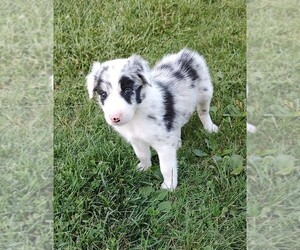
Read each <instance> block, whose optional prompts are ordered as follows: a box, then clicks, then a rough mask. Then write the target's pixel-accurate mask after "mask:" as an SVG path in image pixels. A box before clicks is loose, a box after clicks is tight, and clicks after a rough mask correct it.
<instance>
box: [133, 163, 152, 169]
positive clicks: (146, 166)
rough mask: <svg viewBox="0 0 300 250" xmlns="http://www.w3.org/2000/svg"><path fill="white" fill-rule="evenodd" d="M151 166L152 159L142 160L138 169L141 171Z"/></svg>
mask: <svg viewBox="0 0 300 250" xmlns="http://www.w3.org/2000/svg"><path fill="white" fill-rule="evenodd" d="M150 167H151V161H147V162H140V163H139V164H138V165H137V167H136V169H137V170H139V171H146V170H147V169H148V168H150Z"/></svg>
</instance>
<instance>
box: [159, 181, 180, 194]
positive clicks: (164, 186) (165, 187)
mask: <svg viewBox="0 0 300 250" xmlns="http://www.w3.org/2000/svg"><path fill="white" fill-rule="evenodd" d="M176 186H177V184H176V185H167V184H166V183H162V184H161V189H165V190H168V191H171V192H172V191H174V190H175V188H176Z"/></svg>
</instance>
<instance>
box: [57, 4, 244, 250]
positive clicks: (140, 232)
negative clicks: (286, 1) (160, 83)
mask: <svg viewBox="0 0 300 250" xmlns="http://www.w3.org/2000/svg"><path fill="white" fill-rule="evenodd" d="M54 6H55V9H54V13H55V16H54V22H55V26H54V30H55V38H54V39H55V48H54V70H55V109H54V120H55V123H54V126H55V135H54V155H55V162H54V163H55V164H54V173H55V178H54V187H55V189H54V197H55V199H54V219H55V222H54V231H55V237H54V241H55V247H56V248H57V249H220V250H224V249H245V248H246V215H245V210H246V186H245V185H246V176H245V171H244V170H245V157H246V146H245V137H246V136H245V110H244V109H245V89H246V40H245V39H246V38H245V37H246V32H245V30H246V17H245V3H244V1H240V0H233V1H193V0H185V1H172V0H160V1H154V0H150V1H139V0H126V1H108V0H107V1H82V0H81V1H76V3H75V2H74V1H70V0H69V1H67V0H66V1H55V2H54ZM183 47H189V48H191V49H194V50H196V51H198V52H200V53H202V54H203V55H204V56H205V58H206V60H207V63H208V65H209V67H210V71H211V75H212V78H213V82H214V89H215V94H214V98H213V101H212V111H211V115H212V117H213V120H214V121H215V123H216V124H217V125H219V128H220V132H219V133H218V134H208V133H206V132H205V131H204V130H203V128H202V125H201V124H200V121H199V119H198V118H197V116H196V115H194V116H193V117H192V119H191V121H190V122H189V123H188V124H187V125H186V126H185V127H184V128H183V130H182V139H183V146H182V147H181V148H180V150H179V151H178V162H179V186H178V188H177V189H176V191H175V192H172V193H167V192H165V191H162V190H160V188H159V187H160V183H161V182H162V177H161V174H160V172H159V166H158V159H157V155H155V154H154V155H153V167H152V168H151V169H150V170H149V171H147V172H145V173H140V172H138V171H136V170H135V166H136V164H137V163H138V161H137V158H136V157H135V155H134V153H133V150H132V148H131V146H130V145H128V144H126V142H124V140H123V139H122V138H120V137H119V136H118V135H117V134H116V133H115V132H114V131H113V130H112V129H111V128H110V127H109V126H108V125H107V124H106V123H105V121H104V118H103V114H102V113H101V111H100V110H99V107H98V105H97V104H96V103H95V102H94V101H89V100H88V97H87V92H86V89H85V76H86V74H87V73H88V71H89V69H90V66H91V63H92V62H93V61H96V60H99V61H105V60H108V59H113V58H121V57H128V56H130V55H131V54H133V53H137V54H140V55H141V56H143V57H144V58H145V59H147V60H148V61H149V62H150V63H151V64H152V65H153V64H154V62H155V61H157V60H159V59H160V58H161V57H162V56H163V55H164V54H166V53H171V52H176V51H178V50H180V49H181V48H183ZM197 149H198V150H199V149H201V150H202V151H203V152H205V153H207V156H197V155H196V154H195V150H197ZM196 153H199V151H196Z"/></svg>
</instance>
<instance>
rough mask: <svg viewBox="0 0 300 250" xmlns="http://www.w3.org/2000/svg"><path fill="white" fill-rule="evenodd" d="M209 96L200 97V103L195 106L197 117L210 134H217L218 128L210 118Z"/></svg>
mask: <svg viewBox="0 0 300 250" xmlns="http://www.w3.org/2000/svg"><path fill="white" fill-rule="evenodd" d="M210 100H211V96H210V95H205V94H202V95H201V99H200V102H199V103H198V105H197V112H198V116H199V118H200V120H201V122H202V124H203V127H204V128H205V129H206V130H207V131H208V132H210V133H213V132H215V133H216V132H218V130H219V128H218V126H217V125H215V124H214V123H213V122H212V120H211V117H210V114H209V108H210Z"/></svg>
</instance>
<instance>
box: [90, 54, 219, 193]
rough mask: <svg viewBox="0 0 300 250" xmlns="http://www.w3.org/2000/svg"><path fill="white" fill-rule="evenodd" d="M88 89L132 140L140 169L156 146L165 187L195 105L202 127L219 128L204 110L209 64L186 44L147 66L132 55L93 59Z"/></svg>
mask: <svg viewBox="0 0 300 250" xmlns="http://www.w3.org/2000/svg"><path fill="white" fill-rule="evenodd" d="M87 89H88V93H89V97H90V98H92V97H93V94H94V92H96V93H97V98H98V101H99V104H100V106H101V107H102V110H103V112H104V116H105V119H106V121H107V123H108V124H109V125H111V126H112V127H113V128H114V129H115V130H116V131H118V132H119V133H120V134H121V135H122V136H123V137H124V138H125V139H126V140H127V141H128V142H129V143H131V145H132V146H133V149H134V151H135V153H136V155H137V157H138V158H139V160H140V163H139V164H138V166H137V168H138V169H139V170H146V169H148V168H149V167H150V166H151V158H150V157H151V154H150V147H152V148H153V149H155V150H156V151H157V153H158V156H159V163H160V170H161V173H162V175H163V178H164V181H163V183H162V185H161V187H162V188H164V189H168V190H174V189H175V188H176V186H177V159H176V151H177V149H178V148H179V147H180V145H181V139H180V137H181V127H182V126H183V125H184V124H185V123H186V122H187V121H188V119H189V118H190V116H191V115H192V113H193V112H194V110H195V109H197V111H198V115H199V117H200V120H201V122H202V124H203V126H204V128H205V129H206V130H207V131H209V132H217V131H218V127H217V126H216V125H215V124H214V123H213V122H212V120H211V117H210V115H209V108H210V101H211V98H212V95H213V87H212V83H211V78H210V75H209V70H208V67H207V66H206V63H205V60H204V58H203V57H202V56H200V55H199V54H198V53H196V52H193V51H190V50H188V49H183V50H181V51H180V52H179V53H177V54H171V55H167V56H165V57H164V58H163V59H162V60H161V61H159V62H158V63H157V64H156V65H155V66H154V68H153V69H152V70H150V68H149V66H148V63H147V62H146V61H145V60H144V59H142V58H141V57H140V56H137V55H133V56H131V57H129V58H128V59H116V60H111V61H107V62H104V63H99V62H95V63H94V64H93V67H92V71H91V72H90V73H89V75H88V76H87Z"/></svg>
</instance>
